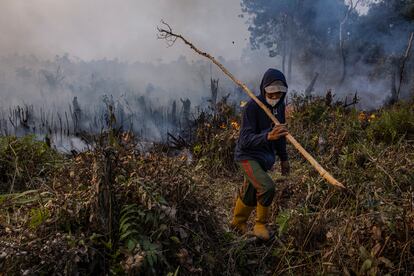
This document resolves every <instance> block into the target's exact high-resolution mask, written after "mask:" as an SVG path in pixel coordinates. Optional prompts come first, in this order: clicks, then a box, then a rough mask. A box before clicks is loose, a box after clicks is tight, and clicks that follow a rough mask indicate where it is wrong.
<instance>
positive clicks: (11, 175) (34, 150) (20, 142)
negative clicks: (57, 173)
mask: <svg viewBox="0 0 414 276" xmlns="http://www.w3.org/2000/svg"><path fill="white" fill-rule="evenodd" d="M62 159H63V158H62V157H61V156H60V155H59V154H58V153H57V152H56V151H54V150H53V149H51V148H49V147H48V146H47V145H46V143H44V142H40V141H36V140H35V136H34V135H28V136H25V137H22V138H17V137H14V136H7V137H0V183H3V185H4V186H3V185H2V186H0V192H5V191H7V192H8V191H9V189H10V186H11V185H12V184H13V188H14V189H13V190H24V189H27V188H29V187H30V188H33V187H31V185H30V182H31V179H32V178H34V177H40V176H44V175H46V174H47V173H49V172H51V171H53V169H56V167H57V166H58V165H59V164H60V161H61V160H62Z"/></svg>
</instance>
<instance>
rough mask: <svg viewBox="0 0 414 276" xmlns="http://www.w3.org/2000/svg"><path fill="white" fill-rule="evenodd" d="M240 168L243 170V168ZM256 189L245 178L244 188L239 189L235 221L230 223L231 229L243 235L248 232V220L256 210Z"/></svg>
mask: <svg viewBox="0 0 414 276" xmlns="http://www.w3.org/2000/svg"><path fill="white" fill-rule="evenodd" d="M240 167H241V168H242V170H243V167H242V166H241V163H240ZM256 203H257V201H256V189H255V188H254V187H253V185H252V184H251V183H250V181H249V179H248V178H247V177H246V176H244V181H243V185H242V187H241V188H240V189H239V193H238V196H237V200H236V204H235V207H234V215H233V219H232V221H231V223H230V225H231V227H232V228H233V229H234V230H236V231H237V232H239V233H241V234H245V233H246V232H247V220H248V219H249V216H250V214H251V212H252V211H253V210H254V209H255V208H256Z"/></svg>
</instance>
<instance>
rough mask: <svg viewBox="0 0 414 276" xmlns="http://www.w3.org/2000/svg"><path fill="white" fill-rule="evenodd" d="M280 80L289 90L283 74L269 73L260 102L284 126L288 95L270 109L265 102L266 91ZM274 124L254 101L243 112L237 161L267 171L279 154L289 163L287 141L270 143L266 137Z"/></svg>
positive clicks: (276, 71) (261, 85) (265, 78)
mask: <svg viewBox="0 0 414 276" xmlns="http://www.w3.org/2000/svg"><path fill="white" fill-rule="evenodd" d="M277 80H278V81H282V82H283V83H284V84H285V85H286V87H288V85H287V83H286V78H285V76H284V75H283V73H282V72H280V71H279V70H276V69H268V70H267V71H266V73H265V74H264V75H263V79H262V82H261V84H260V95H259V96H258V99H259V100H260V101H261V102H262V103H264V104H265V105H266V106H267V107H268V108H269V109H270V110H271V111H272V113H273V114H274V115H275V116H276V118H277V119H278V121H279V122H280V123H282V124H283V123H285V121H286V120H285V107H286V106H285V96H286V93H284V94H283V96H282V97H281V98H280V100H279V102H278V103H277V104H276V106H275V107H272V106H271V105H269V104H268V103H267V101H266V98H265V90H264V88H265V87H266V86H268V85H269V84H271V83H272V82H274V81H277ZM272 123H273V122H272V120H270V118H269V117H268V116H267V115H266V113H265V112H264V111H263V109H261V108H260V106H259V105H258V104H257V103H256V102H255V101H253V99H251V100H250V101H249V102H248V103H247V104H246V106H245V107H244V110H243V117H242V122H241V128H240V136H239V140H238V141H237V145H236V150H235V154H234V160H235V161H242V160H255V161H257V162H258V163H259V164H260V165H261V167H262V168H263V169H264V170H265V171H268V170H270V169H271V168H272V166H273V164H274V163H275V157H276V154H277V155H278V156H279V158H280V160H281V161H286V160H287V159H288V155H287V151H286V137H282V138H280V139H278V140H275V141H269V140H267V134H268V133H269V132H270V131H271V130H272Z"/></svg>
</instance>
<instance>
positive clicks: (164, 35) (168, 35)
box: [157, 21, 345, 189]
mask: <svg viewBox="0 0 414 276" xmlns="http://www.w3.org/2000/svg"><path fill="white" fill-rule="evenodd" d="M161 22H162V24H163V25H164V27H165V28H160V27H157V29H158V38H159V39H164V40H166V42H167V44H168V46H172V45H174V43H175V42H176V41H177V39H180V40H182V41H183V42H184V43H185V44H186V45H188V46H190V48H191V49H193V50H194V51H195V52H196V53H197V54H199V55H201V56H204V57H206V58H208V59H209V60H211V61H212V62H213V63H214V64H215V65H217V66H218V67H219V68H220V69H221V71H223V73H224V74H225V75H227V76H228V77H229V78H230V79H231V80H232V81H233V82H235V83H236V84H237V85H238V86H240V87H241V88H242V89H243V91H244V92H246V93H247V95H249V97H250V98H252V99H253V100H254V101H255V102H256V103H257V104H258V105H259V106H260V107H261V108H262V109H263V110H264V112H265V113H266V114H267V116H269V118H270V119H271V120H272V121H273V122H274V123H275V125H278V124H280V123H279V121H278V120H277V119H276V117H275V116H274V115H273V114H272V112H271V111H270V110H269V109H268V108H267V107H266V105H265V104H263V103H262V102H261V101H260V100H259V99H258V98H257V97H256V95H254V93H253V92H252V91H251V90H250V89H249V88H248V87H247V86H246V85H245V84H244V83H242V82H241V81H239V80H238V79H236V78H235V77H234V76H233V74H232V73H230V72H229V71H228V70H227V69H226V68H225V67H224V66H223V65H222V64H221V63H220V62H218V61H217V60H216V59H215V58H214V57H213V56H211V55H210V54H208V53H206V52H204V51H201V50H199V49H198V48H197V47H195V46H194V45H193V44H192V43H191V42H190V41H188V40H187V39H185V38H184V37H183V36H182V35H179V34H175V33H174V32H173V31H172V29H171V27H170V26H169V25H168V24H167V23H165V22H164V21H161ZM286 139H287V140H288V141H289V142H290V143H291V144H292V145H293V146H294V147H295V148H296V149H297V150H298V151H299V152H300V153H301V154H302V155H303V157H305V159H306V160H308V161H309V163H311V165H312V166H313V167H314V168H315V169H316V170H317V171H318V172H319V174H320V175H321V176H322V177H323V178H324V179H326V181H328V183H330V184H331V185H333V186H335V187H339V188H343V189H345V186H344V185H342V183H340V182H339V181H338V180H336V179H335V178H334V177H333V176H332V175H331V174H330V173H329V172H328V171H326V170H325V169H324V168H323V167H322V166H321V165H320V164H319V163H318V161H316V160H315V158H313V157H312V155H310V154H309V153H308V152H307V151H306V150H305V149H304V148H303V147H302V146H301V145H300V144H299V142H298V141H296V139H295V138H294V137H293V136H292V135H290V134H288V135H286Z"/></svg>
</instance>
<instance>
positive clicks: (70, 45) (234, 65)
mask: <svg viewBox="0 0 414 276" xmlns="http://www.w3.org/2000/svg"><path fill="white" fill-rule="evenodd" d="M281 2H283V1H273V2H271V4H269V3H270V2H267V1H259V2H254V4H252V5H253V8H252V9H251V10H248V11H247V12H246V11H245V12H243V11H242V10H241V6H240V1H237V0H231V1H220V0H211V1H201V0H197V1H194V0H177V1H169V0H154V1H142V0H141V1H136V0H125V1H115V0H87V1H85V0H73V1H63V0H36V1H25V0H3V1H1V2H0V57H1V58H0V96H1V102H0V133H2V134H7V133H8V131H7V130H5V129H6V127H5V125H6V126H7V125H8V126H10V124H11V121H13V120H14V121H13V122H14V123H15V124H18V125H19V128H20V129H22V133H26V132H28V131H29V129H28V128H31V129H30V131H34V130H35V131H38V132H44V133H46V132H49V131H50V128H53V129H57V130H59V129H62V128H63V129H65V128H70V129H71V130H72V131H73V132H77V131H82V130H83V131H100V130H101V129H102V128H104V127H105V125H108V123H110V122H108V113H107V112H108V110H107V109H108V106H109V105H110V106H114V107H115V112H116V114H115V115H116V117H117V122H116V123H115V125H116V126H117V127H124V128H126V129H132V130H134V131H135V132H136V133H139V134H140V135H142V136H145V137H146V138H148V139H151V140H160V139H163V137H165V134H166V133H167V132H173V131H174V130H176V129H177V128H180V127H182V125H183V124H184V123H185V121H186V118H183V116H184V114H186V112H185V110H184V109H185V107H184V104H183V102H184V101H186V100H189V101H190V102H191V108H192V111H193V112H195V111H196V110H202V109H206V108H208V106H209V102H208V100H209V98H210V78H211V77H212V78H219V79H220V82H219V87H220V90H219V93H220V94H219V97H221V96H225V95H227V94H230V95H231V96H230V99H231V100H233V101H234V102H238V101H240V100H245V99H246V96H245V95H244V94H243V93H242V92H241V91H240V90H239V89H237V88H236V87H235V86H234V84H233V83H231V82H230V81H229V80H228V79H227V78H226V77H224V76H223V75H222V74H221V73H220V72H219V71H218V70H217V69H216V68H215V67H214V66H211V64H210V63H209V62H208V61H206V60H200V57H199V56H196V55H195V54H194V53H193V52H192V51H191V50H190V49H188V47H186V46H185V45H183V44H182V43H179V42H177V43H176V45H174V47H170V48H168V47H166V44H165V43H164V41H159V40H157V38H156V26H157V25H159V24H160V19H164V20H165V21H166V22H168V23H169V24H171V26H173V27H174V30H175V31H177V32H179V33H181V34H183V35H185V36H186V37H187V38H189V39H190V40H191V41H192V42H193V43H194V44H195V45H198V46H199V47H200V48H201V49H203V50H205V51H207V52H209V53H211V54H213V55H214V56H216V57H218V58H219V59H220V60H221V61H222V62H223V63H224V64H225V65H226V67H228V68H229V69H230V71H231V72H233V73H234V74H235V76H237V77H238V78H239V79H241V80H243V81H244V82H246V83H247V84H248V86H249V87H251V88H252V89H253V90H254V91H256V92H258V90H259V89H258V88H259V83H260V79H261V76H262V74H263V73H264V72H265V71H266V69H267V68H269V67H274V68H279V69H282V68H283V65H282V64H283V59H282V56H281V52H280V51H279V50H280V49H276V50H278V51H279V52H278V54H277V55H276V56H274V57H269V56H268V51H267V50H268V49H267V48H268V46H269V45H266V47H264V44H265V43H266V39H264V40H262V41H259V43H258V45H256V46H260V47H259V48H260V49H254V50H252V49H250V47H251V44H250V43H249V40H248V38H249V35H251V36H252V37H253V38H254V37H255V35H257V33H256V32H257V29H255V26H256V25H260V23H261V21H263V20H266V13H268V14H269V15H270V16H273V17H274V16H275V15H277V14H278V12H279V11H280V10H279V8H278V5H277V4H278V3H281ZM251 3H253V2H251ZM258 3H259V4H258ZM304 3H305V4H306V5H308V7H311V8H310V9H309V10H310V11H311V12H308V13H304V14H302V15H303V16H301V17H300V19H301V20H302V22H299V23H300V24H302V25H300V24H299V23H298V22H296V21H293V23H295V24H296V25H297V24H299V25H300V26H301V28H302V29H300V28H298V29H289V30H290V34H295V40H292V41H290V43H292V42H293V44H286V45H285V46H287V47H285V49H290V48H291V49H294V52H293V54H292V56H293V58H292V64H291V74H289V87H290V90H291V91H298V92H302V91H304V90H305V89H306V88H307V86H308V85H309V83H310V81H311V79H312V78H313V77H314V75H315V73H316V72H318V73H319V74H320V77H319V78H318V80H317V82H316V86H315V87H314V91H316V92H319V93H324V92H325V91H326V90H328V89H333V90H334V93H335V94H337V98H343V97H345V96H346V95H348V94H353V93H355V91H358V93H359V96H360V97H361V98H362V105H361V106H360V107H365V108H372V107H376V106H378V105H380V104H381V103H383V101H384V99H385V98H386V97H387V95H388V94H389V93H388V92H389V91H390V83H391V81H390V72H389V71H387V70H386V68H387V66H388V64H389V62H390V61H389V58H388V57H390V56H398V55H399V53H402V49H403V48H404V45H405V44H406V39H405V37H406V35H407V33H408V32H409V30H411V29H412V24H411V23H408V22H407V21H406V20H405V19H403V18H402V17H401V16H400V17H397V19H395V20H394V19H387V20H388V21H389V22H392V23H393V25H392V26H391V25H389V26H388V27H387V31H383V30H381V28H385V27H384V26H383V25H381V24H378V23H379V22H382V21H381V20H384V18H386V16H385V15H388V14H387V12H384V14H385V15H384V14H381V13H379V12H378V11H377V14H374V15H375V16H374V15H373V14H370V10H367V6H365V7H364V8H363V9H358V10H357V12H354V13H353V14H352V16H351V19H350V20H349V22H352V24H351V23H349V22H348V23H347V24H345V25H344V30H345V31H344V34H345V36H344V45H345V51H346V52H345V53H346V55H347V67H346V68H347V72H348V74H347V78H346V81H345V83H344V84H342V85H340V86H339V85H338V78H339V74H340V73H339V72H340V70H339V69H340V68H341V63H340V62H341V60H340V59H339V54H338V26H339V22H340V20H341V19H342V18H343V15H344V13H345V12H346V6H344V5H343V2H341V1H322V0H318V1H314V2H307V1H304ZM338 3H342V6H341V5H339V4H338ZM256 4H257V5H258V6H256V7H255V6H254V5H256ZM260 5H266V7H267V8H268V9H266V10H261V9H260ZM256 12H259V13H260V14H261V16H260V17H257V16H256V17H255V16H251V15H253V14H255V13H256ZM327 14H329V16H327ZM276 18H277V19H278V20H279V19H280V18H281V17H277V16H276ZM298 18H299V17H298ZM388 21H387V22H388ZM277 22H278V21H277V20H276V21H272V23H271V24H268V25H266V28H267V29H266V28H264V32H263V33H262V34H261V35H262V37H263V38H270V39H273V40H277V41H278V43H274V45H273V44H270V45H273V46H274V47H278V46H279V45H280V44H281V43H283V42H285V41H287V40H283V39H282V40H278V37H277V31H279V30H280V29H278V26H277ZM377 25H378V26H377ZM303 27H305V28H303ZM262 30H263V28H262ZM309 34H312V35H309ZM259 40H260V39H259ZM253 41H254V39H253ZM309 45H310V46H309ZM273 46H272V47H273ZM371 56H372V57H373V58H370V57H371ZM381 58H383V59H384V61H383V62H382V63H381V60H380V59H381ZM288 67H289V66H288V62H286V61H285V73H287V74H288V71H289V70H288ZM407 68H408V69H410V68H412V63H410V64H409V66H408V67H407ZM410 70H411V69H410ZM408 87H409V86H408V85H405V89H406V90H404V91H405V92H407V89H408ZM404 91H403V92H404ZM75 97H76V101H77V102H78V105H79V110H80V111H79V112H78V113H79V114H78V115H76V110H75V109H76V108H75V107H74V98H75ZM17 105H19V106H25V105H26V106H31V105H32V106H33V107H32V108H31V109H30V110H33V112H34V115H32V117H31V118H28V120H29V121H34V120H35V119H37V120H38V121H40V122H43V123H42V124H44V122H45V121H47V124H48V127H45V126H44V125H42V124H40V125H31V126H30V127H28V126H27V125H26V122H25V121H24V120H23V121H22V120H21V117H22V116H23V115H24V114H23V115H21V114H20V115H19V114H17V115H16V114H15V113H13V112H14V110H16V109H10V107H15V106H17ZM19 112H23V111H19ZM23 113H24V112H23ZM53 114H54V115H53ZM57 114H60V115H59V116H60V117H59V116H58V115H57ZM19 116H20V117H19ZM66 116H68V117H69V119H68V120H67V121H69V122H65V121H66ZM10 117H12V118H11V120H10ZM23 117H24V116H23ZM80 117H81V118H82V121H81V122H76V120H79V118H80ZM62 118H63V119H62ZM61 121H63V122H61ZM109 121H110V120H109ZM62 125H63V127H62ZM64 131H65V130H60V132H64ZM19 133H20V132H19V131H18V132H17V134H19ZM20 134H21V133H20Z"/></svg>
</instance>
